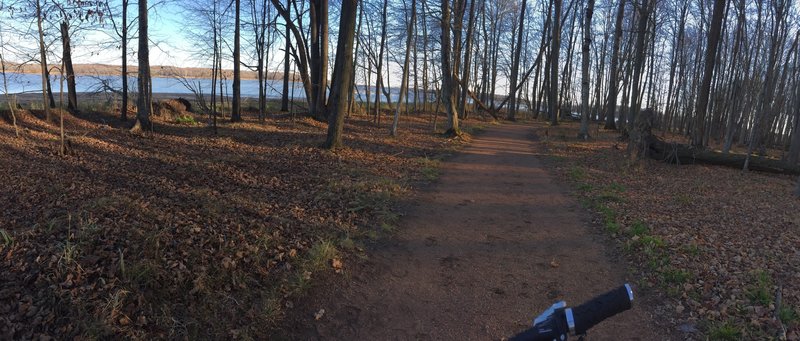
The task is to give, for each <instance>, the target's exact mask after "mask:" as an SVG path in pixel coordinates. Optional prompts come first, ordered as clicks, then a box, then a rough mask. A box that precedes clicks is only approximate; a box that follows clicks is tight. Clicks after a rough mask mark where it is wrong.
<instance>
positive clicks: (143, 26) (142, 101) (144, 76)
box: [133, 0, 153, 131]
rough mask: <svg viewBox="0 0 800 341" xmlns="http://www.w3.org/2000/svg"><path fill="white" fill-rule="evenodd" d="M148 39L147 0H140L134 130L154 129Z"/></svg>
mask: <svg viewBox="0 0 800 341" xmlns="http://www.w3.org/2000/svg"><path fill="white" fill-rule="evenodd" d="M147 44H148V39H147V0H139V53H138V55H139V82H138V91H139V100H138V103H137V105H136V123H135V125H134V128H133V129H134V130H137V129H141V130H145V131H152V130H153V124H152V122H150V105H151V102H152V99H151V97H150V96H151V92H150V91H151V90H150V51H149V46H148V45H147Z"/></svg>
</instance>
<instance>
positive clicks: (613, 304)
mask: <svg viewBox="0 0 800 341" xmlns="http://www.w3.org/2000/svg"><path fill="white" fill-rule="evenodd" d="M632 302H633V290H631V286H630V285H628V284H625V285H623V286H620V287H619V288H616V289H614V290H611V291H609V292H607V293H605V294H602V295H600V296H597V297H595V298H593V299H591V300H589V301H587V302H585V303H583V304H581V305H579V306H577V307H575V308H565V306H566V305H565V304H564V302H557V303H556V304H554V305H553V306H552V307H550V308H549V309H548V310H546V311H545V312H544V313H543V314H542V315H540V316H539V317H537V318H536V320H535V321H534V325H533V327H531V328H530V329H528V330H525V331H523V332H521V333H519V334H517V335H515V336H514V337H512V338H510V339H509V341H544V340H547V341H550V340H566V337H567V334H570V335H583V334H585V333H586V331H587V330H589V329H590V328H592V327H594V326H595V325H597V324H598V323H600V322H602V321H603V320H605V319H607V318H609V317H611V316H614V315H616V314H619V313H621V312H623V311H625V310H628V309H630V308H631V303H632Z"/></svg>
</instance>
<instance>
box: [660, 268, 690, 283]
mask: <svg viewBox="0 0 800 341" xmlns="http://www.w3.org/2000/svg"><path fill="white" fill-rule="evenodd" d="M661 276H662V278H663V279H664V282H666V283H668V284H683V283H686V282H687V281H688V280H689V279H691V278H692V274H691V273H690V272H688V271H686V270H683V269H675V268H672V267H667V268H666V269H665V270H664V271H663V272H662V273H661Z"/></svg>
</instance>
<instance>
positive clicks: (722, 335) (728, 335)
mask: <svg viewBox="0 0 800 341" xmlns="http://www.w3.org/2000/svg"><path fill="white" fill-rule="evenodd" d="M708 338H709V339H710V340H730V341H736V340H741V339H742V330H741V329H739V328H738V327H736V326H735V325H733V324H732V323H729V322H723V323H718V324H714V325H712V326H711V327H710V328H709V330H708Z"/></svg>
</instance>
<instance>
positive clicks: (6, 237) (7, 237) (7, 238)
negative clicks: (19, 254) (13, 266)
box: [0, 229, 14, 248]
mask: <svg viewBox="0 0 800 341" xmlns="http://www.w3.org/2000/svg"><path fill="white" fill-rule="evenodd" d="M0 241H2V242H3V244H2V245H3V247H4V248H6V247H9V246H11V245H13V244H14V238H11V234H9V233H8V231H6V230H3V229H0Z"/></svg>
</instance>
